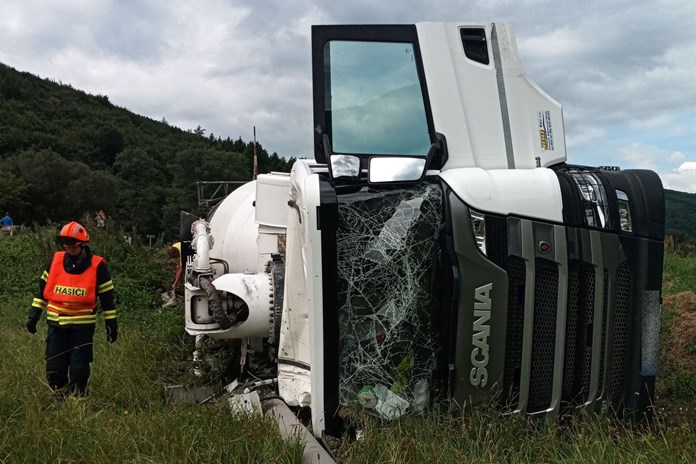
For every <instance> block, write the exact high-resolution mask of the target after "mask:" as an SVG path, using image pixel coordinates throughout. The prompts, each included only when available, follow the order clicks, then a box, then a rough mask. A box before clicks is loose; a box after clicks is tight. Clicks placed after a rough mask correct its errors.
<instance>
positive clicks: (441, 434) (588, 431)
mask: <svg viewBox="0 0 696 464" xmlns="http://www.w3.org/2000/svg"><path fill="white" fill-rule="evenodd" d="M93 243H94V248H95V250H98V251H99V252H100V254H101V253H103V254H104V255H106V256H108V257H109V261H110V262H109V265H110V268H111V270H112V274H113V277H114V282H115V285H116V289H117V304H118V307H119V312H120V313H119V324H120V337H119V340H118V342H117V343H116V344H114V345H109V344H108V343H107V342H106V339H105V334H104V330H103V323H102V322H101V320H100V321H99V322H98V325H97V334H96V336H95V363H94V364H93V369H92V380H91V395H90V397H89V398H88V399H86V400H74V399H70V400H68V401H65V402H56V401H55V400H54V399H53V397H52V395H51V392H50V390H49V388H48V387H47V386H46V383H45V379H44V361H43V350H44V337H45V334H46V329H45V324H44V323H43V322H42V323H41V324H40V328H39V332H38V333H37V334H35V335H30V334H29V333H27V332H26V330H25V328H24V322H25V317H26V310H27V308H28V307H29V305H30V303H31V298H32V296H33V293H34V291H35V286H36V279H37V278H38V276H39V275H40V273H41V271H42V269H43V267H44V266H45V264H46V263H47V260H48V258H49V257H50V255H51V253H52V251H53V245H52V241H51V232H50V231H43V232H41V233H39V234H37V235H28V234H27V235H24V236H21V235H20V236H16V237H12V238H0V261H1V262H3V263H5V266H3V267H2V268H0V282H2V292H0V293H1V296H0V311H1V314H2V315H3V317H2V318H1V319H0V346H2V348H3V353H4V355H3V356H1V357H0V372H2V375H0V392H1V393H2V395H0V418H1V419H0V463H24V462H26V463H34V462H37V463H44V462H46V463H49V462H50V463H85V464H87V463H218V462H223V463H294V462H301V453H302V450H301V447H300V445H299V444H297V443H290V444H288V443H286V442H284V441H282V439H281V438H280V436H279V434H278V432H277V425H276V424H275V423H272V422H269V421H264V420H260V419H257V418H253V419H252V418H248V417H244V416H235V415H233V414H231V413H230V411H229V408H228V407H227V403H226V401H225V399H224V398H221V399H219V400H216V401H211V402H209V403H207V404H205V405H184V404H178V405H174V406H172V405H167V404H165V401H164V398H163V388H164V386H165V385H171V384H181V383H188V382H190V381H193V377H192V376H191V374H190V371H191V364H190V360H189V357H190V353H191V351H192V340H191V338H190V337H188V336H186V335H185V334H184V330H183V317H182V314H181V311H180V308H179V309H176V310H162V309H159V308H158V306H159V303H160V302H159V299H158V298H159V294H160V293H161V292H162V289H163V288H166V283H167V282H168V281H170V280H169V279H171V277H170V276H169V275H168V274H167V273H166V272H165V271H163V269H164V259H165V258H164V256H165V255H164V253H163V251H162V250H161V249H157V248H154V249H149V248H144V247H139V246H134V247H128V246H125V245H123V244H121V243H120V242H118V241H114V240H112V239H110V238H108V237H107V236H106V235H104V236H99V234H96V237H95V238H94V239H93ZM10 263H11V265H10ZM665 269H666V272H665V318H664V319H665V322H664V324H663V331H664V333H663V343H664V346H667V347H669V349H670V350H676V352H672V351H667V350H665V349H663V365H666V366H668V371H669V374H668V375H665V376H663V377H662V378H661V380H660V383H659V385H658V392H659V395H660V399H659V403H658V415H657V421H656V422H655V424H654V425H653V426H652V427H651V428H649V429H648V428H643V429H637V428H630V427H629V426H628V425H626V424H622V423H617V422H615V421H612V420H610V419H608V418H606V417H601V416H598V417H576V418H573V419H572V420H570V421H567V422H564V423H561V424H556V425H553V426H543V425H541V424H539V423H538V422H534V421H531V420H529V419H527V418H525V417H518V416H516V417H501V416H500V415H499V414H497V413H496V411H494V410H488V409H483V410H479V411H477V412H475V413H470V414H464V415H459V414H458V415H452V414H447V413H444V412H437V411H436V412H432V413H431V414H428V415H427V416H410V417H405V418H403V419H401V420H399V421H394V422H391V423H383V422H381V421H378V420H374V419H372V420H371V419H366V420H365V427H364V429H363V431H362V438H361V439H360V440H357V441H352V442H349V441H344V442H342V443H341V444H340V446H339V448H338V456H339V458H340V462H342V463H366V464H367V463H460V462H578V463H580V462H583V463H584V462H597V463H600V462H601V463H604V462H617V463H623V462H626V463H629V462H630V463H635V462H650V463H652V462H657V463H663V462H664V463H668V462H669V463H671V462H684V463H687V462H693V461H694V457H695V456H696V412H695V411H694V408H695V407H696V388H695V386H696V370H695V369H694V364H693V361H694V359H695V358H696V338H693V339H691V342H692V343H693V346H692V345H689V343H686V345H685V346H681V347H679V346H678V347H677V348H674V347H673V346H672V344H670V340H672V339H673V338H674V337H676V336H677V335H678V336H679V337H682V338H680V340H689V336H691V335H690V334H691V333H692V332H689V331H684V330H683V329H684V326H685V325H686V326H688V324H689V322H688V321H690V320H692V319H689V318H692V316H694V315H696V307H691V306H690V305H691V303H689V301H691V300H689V298H690V297H689V294H690V292H691V291H692V290H693V289H694V288H696V273H694V269H696V264H695V260H694V258H680V257H676V256H668V257H667V258H666V260H665ZM691 295H693V294H691ZM694 327H696V326H694ZM694 327H692V328H694ZM693 337H696V334H694V335H693ZM665 340H666V341H667V343H665ZM663 370H664V368H663ZM680 408H681V409H680Z"/></svg>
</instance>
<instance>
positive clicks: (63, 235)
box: [27, 221, 118, 400]
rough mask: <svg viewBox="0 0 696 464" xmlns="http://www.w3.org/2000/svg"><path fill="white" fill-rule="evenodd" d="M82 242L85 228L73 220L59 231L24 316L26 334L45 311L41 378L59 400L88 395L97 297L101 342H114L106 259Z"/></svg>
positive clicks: (85, 237) (111, 290) (114, 323)
mask: <svg viewBox="0 0 696 464" xmlns="http://www.w3.org/2000/svg"><path fill="white" fill-rule="evenodd" d="M88 242H89V234H88V233H87V229H85V228H84V227H83V226H82V225H80V224H79V223H77V222H75V221H73V222H70V223H69V224H66V225H65V226H64V227H63V228H62V229H61V230H60V232H59V233H58V235H57V236H56V244H58V246H60V247H61V248H62V250H63V251H58V252H56V253H55V254H54V255H53V259H52V260H51V263H50V264H49V266H48V268H47V269H46V271H44V273H43V274H42V275H41V279H40V280H39V289H38V291H37V292H36V296H35V297H34V301H33V302H32V305H31V308H30V309H29V313H28V318H27V330H28V331H29V333H31V334H34V333H36V325H37V323H38V322H39V319H40V318H41V315H42V314H43V312H44V311H46V318H47V322H48V336H47V337H46V378H47V380H48V385H49V386H50V387H51V389H53V391H54V392H55V394H56V398H57V399H59V400H61V399H64V398H65V397H66V396H67V395H71V394H72V395H75V396H87V394H88V390H87V386H88V382H89V376H90V363H91V362H92V361H93V350H92V346H93V339H94V329H95V325H96V322H97V299H99V302H100V306H101V312H102V314H103V316H104V323H105V326H106V339H107V341H109V342H110V343H113V342H115V341H116V339H117V338H118V323H117V321H116V305H115V301H114V284H113V282H112V280H111V274H110V273H109V268H108V267H107V264H106V260H105V259H104V258H102V257H101V256H97V255H94V254H92V250H91V249H90V248H89V246H87V243H88Z"/></svg>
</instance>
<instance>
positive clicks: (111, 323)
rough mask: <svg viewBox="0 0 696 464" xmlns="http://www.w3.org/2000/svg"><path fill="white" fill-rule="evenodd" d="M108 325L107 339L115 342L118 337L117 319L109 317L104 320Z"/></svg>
mask: <svg viewBox="0 0 696 464" xmlns="http://www.w3.org/2000/svg"><path fill="white" fill-rule="evenodd" d="M104 325H105V326H106V340H107V341H108V342H109V343H114V342H115V341H116V340H117V339H118V322H117V321H116V319H107V320H105V321H104Z"/></svg>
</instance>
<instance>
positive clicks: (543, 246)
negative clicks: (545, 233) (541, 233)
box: [539, 240, 551, 253]
mask: <svg viewBox="0 0 696 464" xmlns="http://www.w3.org/2000/svg"><path fill="white" fill-rule="evenodd" d="M549 251H551V244H550V243H549V242H546V241H544V240H542V241H541V242H539V253H548V252H549Z"/></svg>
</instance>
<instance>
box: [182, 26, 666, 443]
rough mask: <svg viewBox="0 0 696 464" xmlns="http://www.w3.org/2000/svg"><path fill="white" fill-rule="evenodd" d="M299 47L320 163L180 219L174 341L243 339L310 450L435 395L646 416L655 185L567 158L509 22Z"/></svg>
mask: <svg viewBox="0 0 696 464" xmlns="http://www.w3.org/2000/svg"><path fill="white" fill-rule="evenodd" d="M311 48H312V77H313V99H314V118H313V119H314V121H313V127H312V128H308V132H307V134H308V137H313V147H314V153H313V159H299V160H298V161H297V162H296V163H295V164H294V166H293V168H292V172H290V173H289V174H287V173H268V174H262V175H259V176H258V179H256V180H255V181H253V182H250V183H248V184H245V185H243V186H242V187H240V188H238V189H237V190H235V191H234V192H232V193H231V194H230V195H229V196H228V197H227V198H226V199H225V200H224V201H222V202H221V203H220V204H219V205H218V207H217V208H215V209H214V210H212V211H211V212H210V213H209V214H208V215H207V216H206V217H204V218H197V217H192V216H191V215H187V214H182V230H181V232H182V240H183V252H182V254H183V258H184V262H185V263H186V297H185V313H186V330H187V332H188V333H189V334H191V335H196V336H204V335H205V336H207V337H210V338H216V339H222V340H230V342H233V341H236V342H237V343H239V344H240V359H239V362H240V364H241V365H242V366H243V367H244V371H243V372H247V373H251V374H253V375H254V376H255V378H260V379H262V380H264V379H265V380H267V382H265V383H266V384H270V385H272V388H274V389H275V390H274V394H275V395H276V396H277V397H280V398H281V399H282V400H283V401H284V402H285V403H286V404H287V405H289V406H290V407H292V408H300V409H303V410H305V411H310V412H311V423H312V432H313V433H314V434H315V435H316V436H323V435H325V434H331V435H340V434H341V431H342V427H343V424H342V417H344V414H343V412H345V411H351V410H355V408H358V409H359V410H364V411H367V412H368V413H370V414H374V415H376V416H379V417H383V418H385V419H393V418H396V417H399V416H401V415H402V414H409V413H411V412H416V411H423V410H427V409H428V408H432V407H433V405H434V404H438V403H443V402H448V403H451V404H457V405H460V406H467V405H473V406H474V407H475V406H476V405H477V404H481V403H483V402H493V403H495V404H496V405H497V406H498V407H500V408H501V410H502V411H507V412H516V413H519V414H527V415H531V416H539V417H544V418H550V419H553V418H555V417H557V416H558V415H559V414H565V413H572V412H573V411H578V410H583V411H599V410H602V409H609V410H611V411H614V412H616V413H617V414H619V415H624V416H625V415H633V416H635V415H638V416H640V415H644V414H648V413H649V409H650V406H651V404H652V401H653V395H654V384H655V375H656V371H657V360H658V342H659V340H658V334H659V326H660V303H661V283H662V259H663V234H664V195H663V188H662V184H661V182H660V179H659V177H658V176H657V175H656V174H655V173H654V172H652V171H647V170H637V169H627V170H621V169H619V168H618V167H588V166H583V165H579V164H570V163H568V160H567V152H566V143H565V133H564V123H563V115H562V110H561V105H560V104H559V103H558V102H556V101H555V100H553V99H552V98H551V97H550V96H548V95H547V94H546V93H544V91H543V90H542V89H540V88H539V87H538V86H537V85H536V84H535V83H534V82H532V81H531V80H530V79H529V78H528V77H527V75H526V74H525V73H524V71H523V70H522V67H521V64H520V60H519V57H518V53H517V47H516V43H515V38H514V32H513V28H512V26H511V25H509V24H500V23H466V22H464V23H454V22H451V23H435V22H428V23H418V24H413V25H341V26H331V25H322V26H314V27H313V28H312V46H311ZM310 129H311V131H310ZM598 149H600V150H601V147H598ZM242 375H244V374H242Z"/></svg>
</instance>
